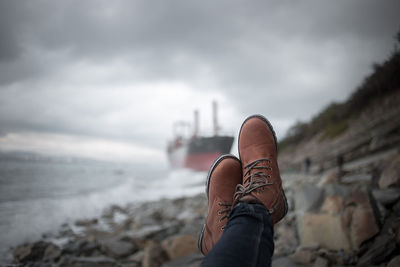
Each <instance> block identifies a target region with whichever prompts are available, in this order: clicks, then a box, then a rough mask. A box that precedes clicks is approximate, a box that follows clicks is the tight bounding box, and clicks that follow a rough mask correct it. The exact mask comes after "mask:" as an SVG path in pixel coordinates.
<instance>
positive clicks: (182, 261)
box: [162, 253, 204, 267]
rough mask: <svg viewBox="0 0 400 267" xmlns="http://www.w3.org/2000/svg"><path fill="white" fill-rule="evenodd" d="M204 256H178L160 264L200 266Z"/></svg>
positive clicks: (171, 266) (173, 266)
mask: <svg viewBox="0 0 400 267" xmlns="http://www.w3.org/2000/svg"><path fill="white" fill-rule="evenodd" d="M203 259H204V256H203V255H201V254H198V253H197V254H190V255H187V256H185V257H183V258H178V259H175V260H173V261H168V262H166V263H164V264H163V265H162V267H181V266H185V267H200V265H201V262H202V261H203Z"/></svg>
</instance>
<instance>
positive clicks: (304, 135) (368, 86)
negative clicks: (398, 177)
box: [279, 31, 400, 150]
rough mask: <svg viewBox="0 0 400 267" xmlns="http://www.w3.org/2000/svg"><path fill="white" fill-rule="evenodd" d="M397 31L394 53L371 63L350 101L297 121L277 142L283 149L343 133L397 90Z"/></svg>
mask: <svg viewBox="0 0 400 267" xmlns="http://www.w3.org/2000/svg"><path fill="white" fill-rule="evenodd" d="M399 45H400V31H399V32H398V33H397V35H396V43H395V46H394V50H393V52H392V53H391V55H390V56H389V58H388V59H387V60H385V61H384V62H383V63H381V64H374V65H373V71H372V74H370V75H369V76H367V77H366V78H365V79H364V81H363V82H362V83H361V84H360V86H359V87H358V88H357V89H356V90H355V91H354V92H353V94H352V95H351V96H350V97H349V99H348V100H347V101H345V102H343V103H332V104H330V105H329V106H327V107H326V108H325V109H324V110H322V111H321V112H320V113H319V114H318V115H317V116H315V117H314V118H313V119H312V120H311V121H310V122H298V123H297V124H295V125H294V126H292V127H291V128H290V129H289V131H288V133H287V135H286V137H285V138H284V139H283V140H282V141H280V143H279V147H280V150H284V149H285V148H288V147H290V146H292V145H296V144H298V143H299V142H301V141H304V140H307V139H310V138H312V137H313V136H315V135H316V134H319V133H321V134H322V138H323V139H324V138H334V137H336V136H339V135H340V134H342V133H344V132H345V131H346V129H347V128H348V123H349V121H350V120H351V119H354V118H357V117H358V115H359V114H360V113H361V112H362V111H363V110H364V109H366V108H367V107H368V106H369V105H371V104H372V102H376V101H379V99H381V98H382V97H384V96H386V95H388V94H390V93H391V92H393V91H396V90H400V48H399Z"/></svg>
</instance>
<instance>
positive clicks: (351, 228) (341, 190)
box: [297, 185, 379, 251]
mask: <svg viewBox="0 0 400 267" xmlns="http://www.w3.org/2000/svg"><path fill="white" fill-rule="evenodd" d="M325 192H326V193H325V194H326V199H325V200H324V202H323V205H322V207H321V210H320V212H317V213H305V214H303V215H301V216H299V217H298V219H297V227H298V233H299V237H300V242H301V244H302V245H312V244H319V245H321V246H322V247H325V248H328V249H333V250H340V249H343V250H345V251H351V250H358V249H359V247H360V245H361V244H362V243H363V242H364V241H365V240H367V239H369V238H371V237H373V236H374V235H376V234H377V233H378V232H379V225H378V220H377V218H376V217H377V215H376V210H375V208H374V206H373V205H372V203H373V199H371V198H370V195H369V194H368V191H367V190H366V189H364V188H362V187H361V188H358V187H349V186H343V185H327V186H326V187H325Z"/></svg>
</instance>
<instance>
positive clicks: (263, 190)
mask: <svg viewBox="0 0 400 267" xmlns="http://www.w3.org/2000/svg"><path fill="white" fill-rule="evenodd" d="M239 156H240V160H241V162H242V172H243V181H242V184H241V185H238V186H237V189H236V193H235V196H234V198H235V201H234V203H235V204H236V202H238V201H243V202H249V203H261V204H263V205H264V206H265V207H266V208H267V210H268V212H269V214H270V217H271V221H272V223H273V224H275V223H277V222H278V221H280V220H281V219H282V218H283V217H284V216H285V215H286V213H287V209H288V205H287V201H286V197H285V193H284V192H283V189H282V180H281V177H280V174H279V168H278V162H277V142H276V136H275V132H274V130H273V128H272V126H271V124H270V123H269V121H268V120H267V119H266V118H264V117H263V116H261V115H253V116H250V117H248V118H247V119H246V120H245V121H244V122H243V124H242V127H241V128H240V132H239Z"/></svg>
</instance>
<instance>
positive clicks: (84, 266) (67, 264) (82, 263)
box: [58, 257, 119, 267]
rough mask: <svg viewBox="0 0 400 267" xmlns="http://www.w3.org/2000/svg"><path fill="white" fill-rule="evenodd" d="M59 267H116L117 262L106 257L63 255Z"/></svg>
mask: <svg viewBox="0 0 400 267" xmlns="http://www.w3.org/2000/svg"><path fill="white" fill-rule="evenodd" d="M58 266H59V267H114V266H115V267H116V266H119V264H118V263H117V262H116V261H115V260H113V259H110V258H106V257H64V258H62V260H61V261H60V263H58Z"/></svg>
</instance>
